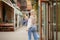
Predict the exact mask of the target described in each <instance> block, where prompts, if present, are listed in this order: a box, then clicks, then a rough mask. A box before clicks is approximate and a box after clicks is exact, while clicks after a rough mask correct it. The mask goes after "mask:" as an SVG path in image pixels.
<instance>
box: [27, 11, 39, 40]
mask: <svg viewBox="0 0 60 40" xmlns="http://www.w3.org/2000/svg"><path fill="white" fill-rule="evenodd" d="M27 30H28V40H31V35H32V34H33V37H34V40H38V39H39V35H38V33H37V26H36V16H35V13H34V10H31V14H30V18H29V19H28V25H27Z"/></svg>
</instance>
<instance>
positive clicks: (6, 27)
mask: <svg viewBox="0 0 60 40" xmlns="http://www.w3.org/2000/svg"><path fill="white" fill-rule="evenodd" d="M19 19H20V20H22V12H21V11H20V10H19V9H18V8H17V7H15V6H13V4H12V5H9V4H8V3H7V2H4V1H0V31H14V30H16V29H17V28H19V27H20V23H21V22H20V20H19Z"/></svg>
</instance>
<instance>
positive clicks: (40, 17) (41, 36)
mask: <svg viewBox="0 0 60 40" xmlns="http://www.w3.org/2000/svg"><path fill="white" fill-rule="evenodd" d="M41 1H42V0H40V40H42V2H41Z"/></svg>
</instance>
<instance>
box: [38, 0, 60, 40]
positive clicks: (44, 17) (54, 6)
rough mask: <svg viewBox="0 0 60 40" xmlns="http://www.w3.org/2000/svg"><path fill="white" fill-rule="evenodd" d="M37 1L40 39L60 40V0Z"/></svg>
mask: <svg viewBox="0 0 60 40" xmlns="http://www.w3.org/2000/svg"><path fill="white" fill-rule="evenodd" d="M39 3H40V39H41V40H60V0H40V2H39ZM42 30H43V31H42Z"/></svg>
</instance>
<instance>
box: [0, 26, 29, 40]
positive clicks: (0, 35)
mask: <svg viewBox="0 0 60 40" xmlns="http://www.w3.org/2000/svg"><path fill="white" fill-rule="evenodd" d="M0 40H28V34H27V31H26V27H25V26H24V27H21V28H20V29H18V30H16V31H15V32H0Z"/></svg>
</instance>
